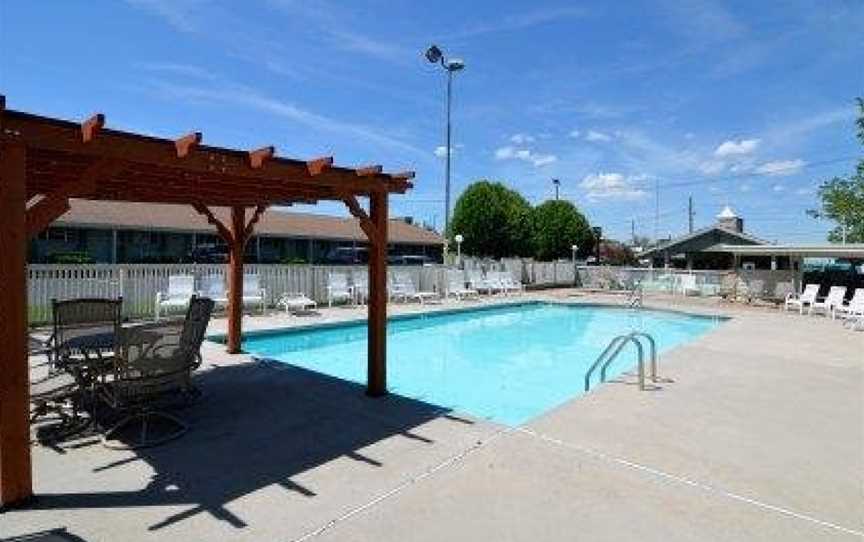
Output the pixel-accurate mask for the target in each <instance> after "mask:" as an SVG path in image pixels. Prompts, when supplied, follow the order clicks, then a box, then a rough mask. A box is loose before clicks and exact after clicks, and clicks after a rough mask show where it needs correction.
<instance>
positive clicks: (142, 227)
mask: <svg viewBox="0 0 864 542" xmlns="http://www.w3.org/2000/svg"><path fill="white" fill-rule="evenodd" d="M70 207H71V209H70V210H69V211H68V212H67V213H65V214H64V215H63V216H61V217H60V218H59V219H58V220H56V221H55V222H53V223H52V224H51V226H50V227H49V228H47V229H46V230H44V231H43V232H41V233H40V234H39V235H38V237H36V238H34V239H33V240H32V241H31V242H30V246H29V253H28V258H29V261H30V263H122V264H135V263H151V264H152V263H225V262H227V261H228V251H227V247H226V245H225V244H224V242H223V241H222V238H221V237H220V236H219V235H218V234H217V233H216V232H215V231H214V228H213V226H211V225H210V224H208V223H207V220H206V219H205V218H204V217H202V216H201V215H200V214H198V213H197V212H196V211H195V210H194V209H193V208H192V207H190V206H188V205H157V204H149V203H130V202H106V201H90V200H81V199H76V200H71V201H70ZM223 214H224V215H225V216H224V217H223V216H221V215H220V213H219V212H218V210H217V211H216V215H217V217H219V218H222V219H225V218H226V217H227V216H228V213H227V211H226V212H224V213H223ZM388 230H389V244H388V258H389V260H390V263H391V264H422V263H440V262H441V258H442V253H443V247H444V239H443V237H441V235H439V234H438V233H437V232H434V231H430V230H428V229H426V228H422V227H420V226H418V225H416V224H414V223H413V221H412V220H411V219H410V218H393V219H391V220H390V226H389V228H388ZM367 250H368V247H367V241H366V236H365V234H364V233H363V231H362V230H361V229H360V225H359V222H358V221H357V219H355V218H342V217H335V216H325V215H314V214H306V213H296V212H282V211H279V210H276V209H271V210H270V212H267V213H265V214H264V215H263V216H262V217H261V221H260V222H259V223H258V225H257V226H256V230H255V235H254V237H253V238H252V239H251V240H250V241H249V243H247V245H246V257H245V261H246V262H247V263H263V264H278V263H286V264H287V263H295V264H297V263H309V264H355V263H356V264H363V263H367V262H368V259H369V258H368V252H367Z"/></svg>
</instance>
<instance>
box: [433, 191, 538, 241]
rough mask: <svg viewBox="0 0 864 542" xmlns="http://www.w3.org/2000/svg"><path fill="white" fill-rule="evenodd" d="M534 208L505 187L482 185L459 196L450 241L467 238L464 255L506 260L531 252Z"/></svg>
mask: <svg viewBox="0 0 864 542" xmlns="http://www.w3.org/2000/svg"><path fill="white" fill-rule="evenodd" d="M530 211H531V206H530V205H529V204H528V201H526V200H525V198H523V197H522V196H521V195H520V194H519V193H518V192H516V191H514V190H511V189H509V188H507V187H506V186H504V185H503V184H501V183H495V182H490V181H478V182H476V183H474V184H472V185H471V186H469V187H468V188H466V189H465V191H464V192H462V194H461V195H460V196H459V199H458V200H457V201H456V206H455V208H454V209H453V219H452V220H451V221H450V228H449V231H448V232H447V237H448V238H449V239H451V241H452V239H453V237H454V236H455V235H457V234H460V235H462V236H463V237H464V239H465V241H464V242H463V243H462V252H464V253H465V254H471V255H474V256H491V257H493V258H504V257H511V256H527V255H528V254H529V252H530V247H531V245H530V240H531V231H530V222H529V213H530Z"/></svg>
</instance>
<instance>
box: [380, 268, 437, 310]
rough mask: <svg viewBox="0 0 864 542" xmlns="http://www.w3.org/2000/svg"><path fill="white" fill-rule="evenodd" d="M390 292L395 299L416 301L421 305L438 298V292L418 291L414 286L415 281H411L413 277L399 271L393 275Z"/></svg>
mask: <svg viewBox="0 0 864 542" xmlns="http://www.w3.org/2000/svg"><path fill="white" fill-rule="evenodd" d="M390 292H391V297H392V298H393V299H403V300H405V301H408V300H409V299H415V300H417V301H419V302H420V304H421V305H422V304H423V303H425V302H426V301H427V300H431V299H435V298H437V297H438V294H437V293H436V292H420V291H417V288H416V287H415V286H414V281H413V280H411V276H410V275H408V274H407V273H403V272H398V271H397V272H395V273H393V274H392V275H391V288H390Z"/></svg>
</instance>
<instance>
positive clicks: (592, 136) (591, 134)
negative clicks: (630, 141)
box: [585, 130, 612, 141]
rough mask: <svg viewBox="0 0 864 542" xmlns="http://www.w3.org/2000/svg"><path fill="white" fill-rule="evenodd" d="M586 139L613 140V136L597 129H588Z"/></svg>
mask: <svg viewBox="0 0 864 542" xmlns="http://www.w3.org/2000/svg"><path fill="white" fill-rule="evenodd" d="M585 139H587V140H588V141H612V136H610V135H609V134H605V133H603V132H598V131H596V130H588V133H587V134H585Z"/></svg>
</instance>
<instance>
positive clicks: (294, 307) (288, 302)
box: [276, 292, 318, 314]
mask: <svg viewBox="0 0 864 542" xmlns="http://www.w3.org/2000/svg"><path fill="white" fill-rule="evenodd" d="M276 305H277V306H279V307H284V308H285V312H286V313H287V314H292V313H298V312H308V311H314V310H315V309H317V308H318V303H316V302H315V301H314V300H312V299H310V298H309V297H307V296H306V294H304V293H302V292H285V293H284V294H282V295H281V296H280V297H279V301H277V302H276Z"/></svg>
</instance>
